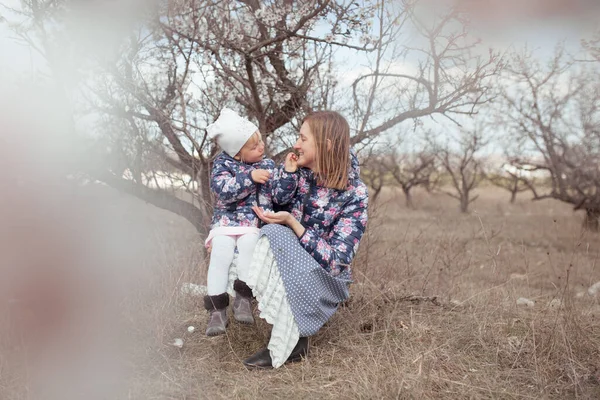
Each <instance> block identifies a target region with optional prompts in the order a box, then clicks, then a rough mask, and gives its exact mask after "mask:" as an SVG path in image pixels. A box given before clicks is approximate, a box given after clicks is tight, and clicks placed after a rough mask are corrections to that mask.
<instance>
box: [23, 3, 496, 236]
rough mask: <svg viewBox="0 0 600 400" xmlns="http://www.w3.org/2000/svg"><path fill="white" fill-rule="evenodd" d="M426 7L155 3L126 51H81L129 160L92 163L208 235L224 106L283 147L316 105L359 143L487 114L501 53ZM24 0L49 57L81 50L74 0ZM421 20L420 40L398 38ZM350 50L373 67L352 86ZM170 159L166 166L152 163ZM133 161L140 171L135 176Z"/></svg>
mask: <svg viewBox="0 0 600 400" xmlns="http://www.w3.org/2000/svg"><path fill="white" fill-rule="evenodd" d="M415 3H416V2H415V1H412V0H410V1H409V0H405V1H401V2H391V1H387V2H386V1H382V2H376V1H374V0H373V1H371V0H365V1H362V2H354V1H351V0H337V1H332V0H301V1H291V0H210V1H200V0H190V1H172V2H160V3H159V5H158V6H156V7H154V8H149V9H144V14H143V15H142V16H138V18H137V19H136V20H135V24H133V25H132V26H131V28H130V29H129V31H128V33H127V35H125V36H123V37H121V38H120V40H119V41H118V42H117V43H118V45H119V47H118V51H115V52H113V53H112V54H109V55H107V54H105V53H103V54H102V56H101V57H100V56H96V55H95V54H94V52H87V53H85V54H83V56H85V58H84V61H85V62H84V61H81V60H82V59H83V58H82V57H77V60H79V62H77V63H76V66H77V68H78V71H76V72H81V73H80V74H79V75H81V76H83V77H85V79H83V80H82V82H78V84H77V85H76V86H75V87H71V88H70V90H72V91H77V96H76V98H77V99H79V100H81V98H83V99H84V100H85V101H84V102H83V104H85V109H86V110H87V111H89V113H91V114H93V115H95V116H98V115H100V116H101V121H100V122H99V123H98V124H97V126H96V130H95V131H94V135H93V136H94V138H95V139H94V140H95V143H96V145H95V147H94V148H95V149H98V151H99V152H100V153H101V155H102V156H103V157H105V158H107V159H110V160H114V159H117V160H118V162H115V161H111V163H96V165H95V166H94V168H88V171H89V172H90V173H91V174H93V175H94V177H95V179H100V180H102V181H104V182H106V183H108V184H109V185H111V186H113V187H116V188H118V189H119V190H123V191H125V192H128V193H131V194H133V195H135V196H138V197H140V198H142V199H144V200H145V201H147V202H149V203H151V204H154V205H156V206H158V207H161V208H165V209H168V210H170V211H173V212H175V213H177V214H180V215H182V216H184V217H185V218H186V219H188V220H189V221H190V222H191V223H192V224H194V226H195V227H196V228H197V229H198V230H199V231H200V232H202V233H206V229H207V227H208V221H209V219H210V216H211V209H210V204H211V196H210V190H209V174H210V168H211V161H212V159H213V157H214V155H215V152H216V150H217V149H216V148H215V147H214V145H213V144H212V143H210V142H209V141H208V140H207V137H206V132H205V127H206V126H207V124H209V123H210V122H212V121H213V120H214V118H215V117H216V116H217V114H218V112H219V111H220V110H221V109H222V107H224V106H229V107H232V108H235V109H237V110H238V111H239V112H241V113H242V114H244V115H246V116H248V117H249V118H250V119H252V120H253V121H256V122H257V125H258V126H259V129H260V131H261V133H262V135H263V136H264V139H265V140H266V142H267V145H268V152H269V153H270V155H275V156H276V155H277V154H281V151H283V150H285V149H286V148H287V147H289V146H290V144H291V143H292V141H293V140H294V139H293V136H295V132H297V130H298V121H300V120H301V118H302V117H303V116H304V115H305V114H306V113H308V112H310V111H312V110H315V109H322V108H336V109H340V110H346V111H347V112H348V114H349V115H350V114H351V115H352V118H351V119H352V122H353V125H354V126H355V127H356V133H355V135H354V137H353V139H352V141H353V143H354V144H358V143H367V142H369V141H371V140H375V139H376V138H377V137H378V136H379V135H381V134H382V133H383V132H385V131H386V130H388V129H390V128H392V127H394V126H396V125H397V124H399V123H401V122H403V121H405V120H407V119H414V118H419V117H424V116H428V115H434V114H439V115H444V116H446V117H448V118H451V119H452V118H453V115H461V114H472V113H475V112H476V110H477V107H478V106H479V105H480V104H482V103H485V102H487V101H489V99H490V98H491V91H490V85H491V81H492V78H493V77H494V76H495V75H496V74H497V72H498V70H499V68H500V62H499V58H498V56H497V55H496V54H494V53H485V54H484V55H481V53H478V52H477V50H478V47H477V42H476V41H474V40H472V39H471V38H470V36H469V35H468V32H467V30H466V28H465V26H466V24H465V21H463V19H462V18H461V15H460V14H459V13H454V12H452V13H450V14H448V15H444V16H439V17H438V18H437V19H434V22H431V20H427V21H428V22H423V21H424V20H423V19H421V18H419V17H418V13H417V12H416V11H415V10H416V8H415ZM22 4H23V9H22V10H20V11H21V12H22V13H23V15H24V16H26V17H27V18H28V19H29V21H30V24H29V27H30V29H31V30H30V32H35V34H31V35H28V34H27V33H23V36H24V37H27V39H28V42H29V44H30V45H31V46H35V47H36V48H38V49H40V50H41V52H42V53H44V49H46V50H47V49H48V47H47V44H48V43H57V44H60V45H62V47H61V46H58V47H57V48H58V49H59V50H60V49H61V48H70V46H69V43H68V42H69V40H72V39H73V38H74V37H76V36H77V34H78V32H73V31H69V28H68V27H69V26H70V25H69V24H68V23H67V21H65V20H64V19H61V18H60V16H62V15H63V14H65V13H62V12H61V10H64V9H67V8H68V7H70V3H69V2H66V1H64V0H63V1H56V0H52V1H50V0H45V1H43V0H36V1H28V2H22ZM55 11H56V12H55ZM66 14H68V13H66ZM323 26H326V27H327V28H326V31H324V29H323ZM374 27H375V28H374ZM409 29H410V30H414V31H415V32H416V33H417V35H416V36H418V37H419V40H411V42H410V43H402V42H401V41H398V40H397V39H398V38H402V37H403V35H402V33H403V32H406V31H407V30H409ZM413 36H414V35H413ZM40 38H41V39H40ZM413 39H414V38H413ZM88 47H89V48H93V46H88ZM340 51H345V52H352V54H353V57H355V58H360V57H363V58H368V59H369V60H370V61H372V63H373V64H372V68H371V71H370V72H368V73H366V74H364V75H362V76H359V77H358V78H357V79H356V81H355V83H354V84H352V83H350V84H348V83H347V82H346V83H345V85H346V89H344V86H343V83H342V82H341V79H340V71H341V70H342V69H341V68H342V67H343V65H341V64H342V63H343V61H340V60H341V59H340V58H339V57H340V56H339V55H338V54H337V53H340ZM59 54H60V53H59ZM46 55H48V54H47V53H46ZM412 55H414V57H413V56H412ZM415 57H416V58H415ZM411 60H412V61H411ZM415 60H417V61H415ZM411 63H412V64H411ZM402 65H412V66H411V67H410V68H399V66H402ZM56 70H57V71H59V70H60V71H62V69H59V68H57V69H56ZM60 71H59V72H60ZM72 75H77V74H72ZM82 89H83V90H82ZM391 100H393V101H391ZM157 159H161V160H162V162H158V163H157V162H156V160H157ZM157 165H161V168H163V169H164V170H161V171H153V170H155V169H156V166H157ZM162 166H164V167H162ZM124 170H126V171H128V172H129V174H128V176H131V178H129V179H127V178H124V177H123V172H124ZM153 172H156V173H159V172H160V174H163V173H168V174H170V175H171V176H172V177H173V179H174V180H177V181H186V182H187V181H189V179H188V177H190V178H191V183H192V184H190V185H189V186H188V187H187V191H188V192H189V193H187V195H186V196H182V195H181V194H180V193H177V192H173V191H168V190H163V189H154V188H150V187H148V185H147V179H144V176H146V175H148V173H150V174H152V173H153Z"/></svg>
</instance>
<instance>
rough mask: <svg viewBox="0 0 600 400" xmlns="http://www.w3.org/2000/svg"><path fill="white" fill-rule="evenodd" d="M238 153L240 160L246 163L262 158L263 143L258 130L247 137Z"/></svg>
mask: <svg viewBox="0 0 600 400" xmlns="http://www.w3.org/2000/svg"><path fill="white" fill-rule="evenodd" d="M238 155H239V158H240V160H241V161H243V162H245V163H248V164H253V163H255V162H259V161H260V160H262V159H263V156H264V155H265V143H264V142H263V141H262V137H261V136H260V132H258V131H257V132H256V133H255V134H254V135H253V136H252V137H251V138H250V139H248V141H247V142H246V144H245V145H244V147H242V149H241V150H240V153H239V154H238ZM236 158H237V157H236Z"/></svg>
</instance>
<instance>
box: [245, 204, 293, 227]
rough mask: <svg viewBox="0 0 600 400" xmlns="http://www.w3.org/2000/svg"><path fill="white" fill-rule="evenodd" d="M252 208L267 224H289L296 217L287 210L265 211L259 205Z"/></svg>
mask: <svg viewBox="0 0 600 400" xmlns="http://www.w3.org/2000/svg"><path fill="white" fill-rule="evenodd" d="M252 210H254V212H255V213H256V215H258V218H260V219H261V220H263V221H264V222H266V223H267V224H280V225H289V224H290V221H291V220H292V219H294V217H293V216H292V214H290V213H289V212H287V211H279V212H276V213H275V212H271V211H264V210H263V209H262V208H259V207H257V206H254V207H252Z"/></svg>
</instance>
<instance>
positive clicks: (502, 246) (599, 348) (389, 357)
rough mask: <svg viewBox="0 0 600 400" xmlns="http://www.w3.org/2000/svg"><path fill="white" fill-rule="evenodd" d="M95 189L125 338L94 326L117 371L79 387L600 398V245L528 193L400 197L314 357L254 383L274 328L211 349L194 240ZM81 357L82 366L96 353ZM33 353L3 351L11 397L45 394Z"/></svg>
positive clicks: (375, 227) (141, 393) (261, 374)
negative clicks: (110, 381) (36, 386)
mask: <svg viewBox="0 0 600 400" xmlns="http://www.w3.org/2000/svg"><path fill="white" fill-rule="evenodd" d="M89 190H90V192H89V193H87V194H86V195H83V196H87V197H85V198H84V200H83V202H84V203H86V201H85V200H86V199H87V200H89V201H87V204H93V207H92V206H90V207H89V210H88V212H89V214H90V215H92V214H93V215H94V221H96V223H98V221H101V224H100V225H101V226H102V229H97V232H96V234H98V233H104V234H106V233H107V232H108V233H110V235H109V237H110V238H109V239H106V243H102V246H100V248H101V249H104V250H102V251H105V252H106V254H108V255H106V254H105V258H103V260H112V261H115V260H116V261H115V262H113V263H112V264H113V265H112V268H108V269H107V272H106V274H105V275H103V280H101V281H102V282H104V283H103V284H97V282H98V281H97V280H96V279H97V277H96V275H94V284H93V286H100V287H104V288H105V289H106V288H107V287H110V288H112V289H110V290H108V291H105V292H102V291H100V293H104V295H105V296H106V295H107V293H112V296H111V297H113V299H111V301H107V302H105V303H106V304H102V305H103V307H102V310H104V311H103V312H101V314H102V316H103V317H102V318H105V319H102V318H99V319H98V321H112V322H109V324H112V326H111V328H117V327H118V329H108V328H106V324H105V323H104V322H102V323H101V322H97V324H98V326H102V327H103V328H102V329H101V332H104V333H112V334H113V336H114V337H115V338H116V340H115V341H114V342H115V343H118V344H119V347H118V348H119V352H115V354H116V355H117V356H116V357H115V358H112V357H111V358H109V359H110V360H111V361H112V362H116V360H118V361H119V363H118V364H119V366H120V369H119V373H118V374H116V373H114V372H115V369H114V368H112V367H109V368H106V369H102V370H101V371H102V372H101V373H100V375H94V373H93V372H89V373H87V372H85V373H84V372H82V376H83V377H84V378H86V377H87V379H88V381H89V382H90V385H92V386H93V384H92V383H91V382H93V383H97V381H98V380H99V379H100V378H99V377H103V378H104V377H108V376H113V375H115V376H117V378H118V379H117V381H118V382H119V384H115V386H114V390H115V393H118V394H119V395H118V396H117V395H115V396H117V397H119V398H128V399H182V400H183V399H204V398H209V399H213V398H215V399H218V398H227V399H238V398H240V399H254V398H287V399H329V398H331V399H334V398H335V399H338V398H340V399H346V398H357V399H387V398H401V399H404V398H409V399H412V398H423V399H433V398H452V399H467V398H497V399H519V398H536V399H537V398H541V399H566V398H584V399H594V398H600V321H599V318H600V301H599V300H600V294H599V295H597V296H593V295H590V294H589V293H588V288H590V287H591V286H592V285H593V284H594V283H595V282H597V281H600V267H599V266H598V264H599V263H600V261H599V255H600V236H599V235H598V234H590V233H584V232H582V231H581V219H582V215H580V214H576V213H574V212H573V211H572V209H571V208H570V207H569V206H567V205H564V204H561V203H559V202H555V201H550V200H545V201H543V202H535V203H534V202H531V201H529V200H528V199H526V198H525V196H522V197H521V198H519V199H518V201H517V203H516V204H509V203H508V198H509V193H508V192H504V191H502V190H500V189H496V188H491V187H485V188H483V189H481V190H480V191H479V194H480V198H479V199H478V200H477V201H476V202H475V203H474V204H472V209H471V213H470V214H468V215H464V214H460V213H459V212H458V203H457V202H456V201H455V200H454V199H451V198H449V197H447V196H445V195H443V194H428V193H425V192H417V193H415V197H414V203H415V205H416V209H415V210H409V209H407V208H406V207H405V206H404V201H403V198H402V196H401V194H400V192H397V191H395V190H392V189H387V191H384V192H383V193H382V194H381V196H380V198H379V199H378V203H377V204H374V205H372V207H371V210H370V213H371V216H370V221H369V227H368V233H367V235H366V236H365V239H364V240H363V243H362V245H361V246H362V247H361V250H360V253H359V255H358V256H357V258H356V261H355V263H354V279H355V284H354V285H353V286H352V288H351V293H352V297H351V299H350V300H349V301H348V302H347V303H346V304H344V305H343V307H341V308H340V310H339V311H338V313H337V314H336V315H335V316H334V318H332V319H331V320H330V321H329V322H328V324H327V325H326V326H325V327H324V328H323V329H322V330H321V332H320V333H319V334H318V335H316V336H315V337H313V338H311V351H310V355H309V358H308V359H307V360H305V361H304V362H302V363H296V364H291V365H287V366H285V367H282V368H280V369H278V370H273V371H247V370H246V369H245V368H244V366H243V365H242V363H241V360H242V359H244V358H245V357H247V356H248V355H250V354H252V353H253V352H254V351H255V350H257V349H258V348H260V347H261V346H263V345H264V344H266V342H267V340H268V325H267V324H265V323H264V322H262V321H261V322H260V323H259V324H257V325H256V326H252V327H246V326H240V325H238V324H236V323H232V324H231V325H230V328H229V330H228V334H227V335H226V336H221V337H216V338H207V337H206V336H204V334H203V331H204V328H205V324H206V313H205V311H204V310H203V309H202V307H201V298H200V297H194V296H190V295H186V294H183V293H181V291H180V290H179V287H180V286H181V284H182V283H185V282H193V283H198V284H204V283H205V275H206V265H207V259H206V256H205V254H204V253H203V251H202V246H201V243H200V238H199V237H198V235H197V234H196V232H195V231H194V229H193V227H192V226H191V225H190V224H188V223H187V222H186V221H184V220H182V219H180V218H179V217H177V216H175V215H173V214H170V213H168V212H164V211H162V210H158V209H156V208H154V207H152V206H150V205H146V204H144V203H142V202H140V201H138V200H136V199H133V198H131V197H128V196H125V195H121V194H118V193H116V192H113V191H112V190H111V189H107V188H104V187H97V188H93V189H89ZM96 227H97V226H96ZM97 237H102V235H97ZM106 249H108V250H106ZM89 254H92V253H88V255H89ZM115 277H117V278H115ZM111 279H117V281H118V284H117V283H114V282H111ZM113 283H114V284H113ZM117 286H119V289H118V290H117V289H114V287H117ZM113 289H114V291H111V290H113ZM94 293H95V291H94ZM117 294H118V295H117ZM519 298H526V299H528V300H531V301H533V302H534V305H533V306H528V305H518V304H517V300H518V299H519ZM112 300H115V301H112ZM101 303H102V301H101ZM113 303H114V304H113ZM93 309H96V308H93ZM98 309H100V308H98ZM106 310H111V311H110V312H106ZM105 314H106V315H105ZM86 315H88V316H89V315H90V313H89V312H87V313H86ZM115 315H118V318H113V317H114V316H115ZM111 318H113V319H111ZM94 320H97V318H94ZM117 321H118V323H117ZM189 326H194V327H195V328H196V330H195V331H194V332H193V333H190V332H188V330H187V328H188V327H189ZM114 331H118V333H119V334H118V335H114V333H115V332H114ZM103 336H105V335H103ZM113 336H111V337H113ZM175 338H181V339H183V341H184V344H183V347H182V348H177V347H175V346H172V345H171V343H172V341H173V340H174V339H175ZM82 342H85V344H86V346H88V347H89V346H92V344H90V343H92V342H93V341H91V340H90V341H89V342H88V341H85V340H84V341H82ZM93 343H95V342H93ZM111 343H112V342H111ZM92 347H93V346H92ZM98 348H100V347H98ZM71 350H72V351H71V352H70V353H69V354H70V355H71V357H70V358H71V359H73V360H80V359H82V358H83V356H81V354H85V351H84V352H83V353H82V352H80V350H79V348H78V347H75V345H73V346H72V347H71ZM24 352H25V350H24V349H23V348H22V347H10V346H8V345H4V348H3V353H1V354H4V355H3V356H2V358H1V359H0V393H4V394H3V395H2V396H0V397H1V398H2V399H24V398H29V397H27V396H30V393H32V392H31V390H33V389H31V388H30V387H29V386H24V382H26V380H25V378H24V377H23V373H24V372H27V371H29V373H28V376H35V374H31V373H30V372H31V371H30V369H31V368H32V367H31V366H28V362H29V361H24V360H26V359H27V357H26V356H25V355H24V354H23V353H24ZM94 354H95V353H94ZM106 354H108V353H106ZM110 354H112V353H110ZM96 358H99V357H96ZM11 362H12V363H13V364H9V363H11ZM73 363H75V361H74V362H73ZM73 363H71V364H73ZM71 364H69V363H65V365H71ZM15 366H18V367H15ZM65 368H66V367H65ZM40 371H43V372H46V373H47V372H48V369H40V370H37V372H38V373H39V372H40ZM86 374H87V375H86ZM84 378H82V379H84ZM83 381H85V379H84V380H83ZM83 381H81V382H83ZM67 382H70V381H67ZM101 387H103V388H106V387H107V386H106V385H101ZM64 398H66V397H64ZM73 398H78V397H77V396H75V395H74V396H73ZM79 398H83V397H79ZM86 398H90V397H86Z"/></svg>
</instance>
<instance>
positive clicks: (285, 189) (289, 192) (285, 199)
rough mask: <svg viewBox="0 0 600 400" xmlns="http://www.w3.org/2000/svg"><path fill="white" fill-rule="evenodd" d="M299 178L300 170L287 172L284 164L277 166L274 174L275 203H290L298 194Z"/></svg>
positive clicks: (273, 190)
mask: <svg viewBox="0 0 600 400" xmlns="http://www.w3.org/2000/svg"><path fill="white" fill-rule="evenodd" d="M299 179H300V172H299V171H296V172H286V171H285V168H284V166H283V164H282V165H280V166H279V167H278V168H276V169H275V173H274V174H273V188H272V192H273V203H274V204H277V205H285V204H288V203H290V202H291V201H292V199H293V198H294V196H295V195H296V190H297V189H298V181H299Z"/></svg>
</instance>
